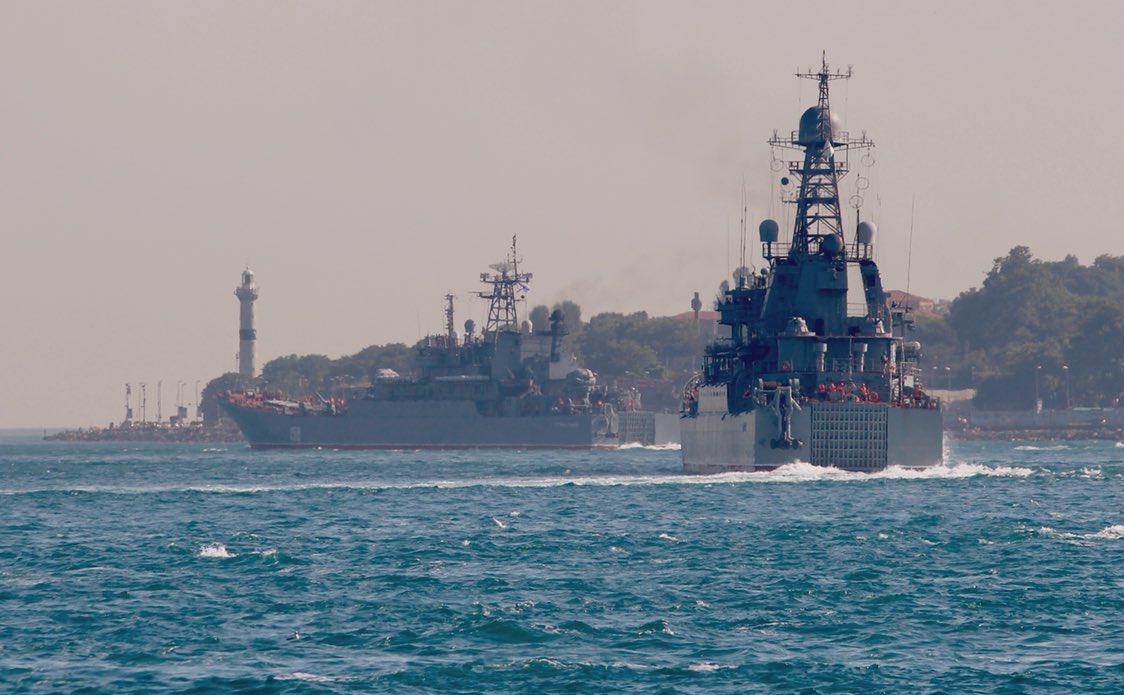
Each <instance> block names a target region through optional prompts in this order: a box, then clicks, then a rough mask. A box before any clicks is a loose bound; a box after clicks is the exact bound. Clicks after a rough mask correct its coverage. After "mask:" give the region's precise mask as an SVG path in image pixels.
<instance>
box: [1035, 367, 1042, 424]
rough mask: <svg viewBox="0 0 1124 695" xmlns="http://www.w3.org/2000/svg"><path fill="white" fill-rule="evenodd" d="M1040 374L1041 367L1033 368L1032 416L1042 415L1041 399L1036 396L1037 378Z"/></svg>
mask: <svg viewBox="0 0 1124 695" xmlns="http://www.w3.org/2000/svg"><path fill="white" fill-rule="evenodd" d="M1041 374H1042V365H1038V366H1037V367H1035V368H1034V414H1035V415H1040V414H1042V398H1041V397H1040V396H1039V395H1038V377H1039V376H1040V375H1041Z"/></svg>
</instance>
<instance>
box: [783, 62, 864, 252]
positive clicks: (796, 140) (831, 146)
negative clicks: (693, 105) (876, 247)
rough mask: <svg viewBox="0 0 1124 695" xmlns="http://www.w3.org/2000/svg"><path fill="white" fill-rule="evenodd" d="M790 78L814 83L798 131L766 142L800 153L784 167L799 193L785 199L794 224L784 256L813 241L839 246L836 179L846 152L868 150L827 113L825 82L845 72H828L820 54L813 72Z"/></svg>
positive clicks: (840, 232)
mask: <svg viewBox="0 0 1124 695" xmlns="http://www.w3.org/2000/svg"><path fill="white" fill-rule="evenodd" d="M796 76H797V77H800V78H803V79H809V80H815V81H816V82H817V83H818V84H819V99H818V102H817V104H816V106H813V107H812V108H810V109H808V110H807V111H805V112H804V114H803V115H802V116H801V117H800V128H799V130H796V131H793V132H792V133H791V134H790V136H789V137H787V138H785V137H781V136H780V135H779V134H777V133H776V132H774V133H773V137H772V138H770V139H769V144H770V145H772V146H773V147H778V148H784V149H791V150H798V151H803V152H804V157H803V159H802V160H800V161H789V162H788V171H789V173H790V174H792V175H793V176H796V177H798V178H799V179H800V189H799V191H798V192H797V193H796V196H795V198H792V199H788V200H786V202H792V203H795V204H796V223H795V224H794V225H793V231H792V245H791V247H790V248H789V251H788V253H789V255H790V256H802V255H806V254H807V253H808V252H809V245H810V242H811V240H813V239H824V238H825V237H829V236H832V235H838V237H839V240H840V242H844V243H845V238H844V236H843V217H842V215H841V213H840V205H839V180H840V179H841V178H843V177H844V176H846V174H847V171H848V170H849V162H848V159H849V157H848V153H849V152H850V150H852V149H860V148H861V149H865V148H869V147H873V145H874V142H873V141H871V140H869V139H868V138H867V137H866V134H865V133H864V134H863V135H862V136H860V137H858V138H851V136H850V134H849V133H847V132H845V131H843V130H842V129H841V128H840V127H839V124H838V121H837V120H836V119H835V118H834V117H833V115H832V113H831V104H830V100H829V97H828V91H829V90H828V83H830V82H832V81H834V80H845V79H849V78H850V77H851V68H850V67H848V68H847V71H846V72H839V71H832V70H831V69H830V68H829V67H828V64H827V53H826V51H825V52H824V55H823V64H822V65H821V67H820V69H819V71H817V72H812V71H811V70H809V71H807V72H798V73H796ZM844 243H841V244H840V246H843V245H844Z"/></svg>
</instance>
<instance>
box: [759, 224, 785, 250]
mask: <svg viewBox="0 0 1124 695" xmlns="http://www.w3.org/2000/svg"><path fill="white" fill-rule="evenodd" d="M779 232H780V226H779V225H778V224H777V221H776V220H765V221H764V222H762V223H761V224H760V225H759V226H758V227H757V233H758V234H759V235H760V236H761V243H763V244H772V243H773V242H775V241H776V240H777V234H778V233H779Z"/></svg>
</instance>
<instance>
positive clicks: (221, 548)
mask: <svg viewBox="0 0 1124 695" xmlns="http://www.w3.org/2000/svg"><path fill="white" fill-rule="evenodd" d="M195 554H196V555H197V556H199V557H217V558H228V557H238V556H237V555H235V554H234V553H232V552H230V551H229V550H227V549H226V546H225V545H223V544H222V543H206V544H204V545H201V546H199V550H198V552H196V553H195Z"/></svg>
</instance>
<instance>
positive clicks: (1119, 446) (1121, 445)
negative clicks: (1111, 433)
mask: <svg viewBox="0 0 1124 695" xmlns="http://www.w3.org/2000/svg"><path fill="white" fill-rule="evenodd" d="M1116 448H1117V449H1124V442H1116Z"/></svg>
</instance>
